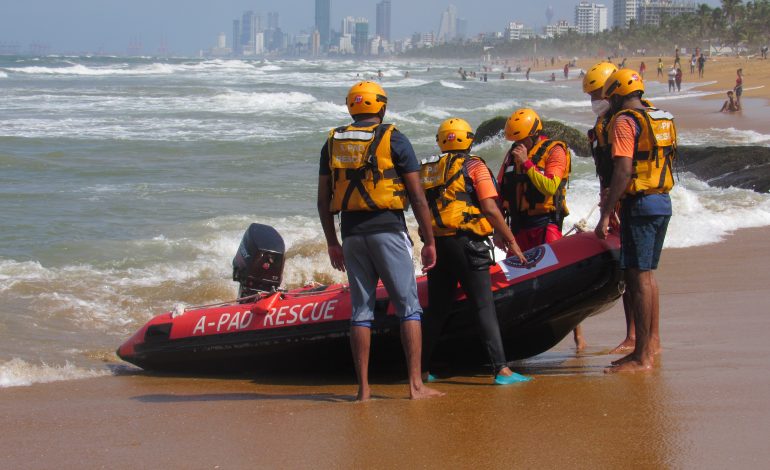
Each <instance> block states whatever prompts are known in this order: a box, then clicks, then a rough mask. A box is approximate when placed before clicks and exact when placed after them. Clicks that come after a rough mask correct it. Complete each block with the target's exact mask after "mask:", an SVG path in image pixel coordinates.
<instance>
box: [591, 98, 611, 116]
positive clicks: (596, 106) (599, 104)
mask: <svg viewBox="0 0 770 470" xmlns="http://www.w3.org/2000/svg"><path fill="white" fill-rule="evenodd" d="M591 110H592V111H593V112H594V114H596V115H597V116H601V115H603V114H605V113H606V112H607V111H609V110H610V103H609V102H608V101H607V100H594V101H591Z"/></svg>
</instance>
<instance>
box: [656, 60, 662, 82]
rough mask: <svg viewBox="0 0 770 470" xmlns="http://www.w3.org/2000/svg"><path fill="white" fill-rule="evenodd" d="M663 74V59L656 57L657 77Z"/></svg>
mask: <svg viewBox="0 0 770 470" xmlns="http://www.w3.org/2000/svg"><path fill="white" fill-rule="evenodd" d="M662 76H663V59H661V58H660V57H658V75H657V78H660V77H662Z"/></svg>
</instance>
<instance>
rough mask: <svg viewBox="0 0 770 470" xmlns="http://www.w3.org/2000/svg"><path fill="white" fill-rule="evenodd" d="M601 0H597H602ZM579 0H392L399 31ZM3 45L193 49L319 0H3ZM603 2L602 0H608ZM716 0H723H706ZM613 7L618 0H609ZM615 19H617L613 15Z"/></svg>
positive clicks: (284, 23)
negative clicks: (247, 14) (253, 20)
mask: <svg viewBox="0 0 770 470" xmlns="http://www.w3.org/2000/svg"><path fill="white" fill-rule="evenodd" d="M594 1H596V0H594ZM578 2H579V0H546V1H545V2H533V1H526V0H507V1H506V0H483V1H479V0H391V5H392V6H391V16H392V19H391V23H392V24H391V32H392V36H393V39H402V38H405V37H407V36H409V35H411V33H414V32H429V31H434V32H438V25H439V19H440V17H441V12H442V11H444V10H446V8H447V7H448V6H449V4H453V5H455V7H457V13H458V17H461V18H465V19H466V20H467V21H468V34H469V35H474V34H476V33H478V32H482V31H503V30H504V29H505V26H506V25H507V23H508V22H509V21H519V22H523V23H526V24H528V25H532V26H534V27H540V26H543V25H545V24H546V15H545V12H546V8H547V7H548V6H552V7H553V10H554V16H553V21H554V22H555V21H557V20H559V19H566V20H568V21H569V22H570V23H574V15H575V13H574V11H575V10H574V9H575V5H576V4H577V3H578ZM2 3H3V5H2V8H0V45H2V44H9V43H15V44H18V45H20V46H21V48H22V51H26V50H27V49H28V47H29V45H30V44H32V43H41V44H47V45H48V46H50V48H51V49H50V50H51V52H97V51H102V52H106V53H110V52H113V53H125V51H126V50H127V49H128V46H129V43H130V42H132V41H140V42H141V43H142V46H143V53H145V54H153V53H155V52H156V51H157V50H158V48H159V47H160V45H161V42H162V41H165V44H166V47H167V48H168V49H169V50H170V51H171V52H173V53H176V54H184V55H192V54H196V53H197V51H198V50H200V49H208V48H210V47H212V46H214V45H215V43H216V39H217V35H218V33H220V32H224V33H226V34H227V42H228V46H229V45H230V44H229V43H230V36H231V30H232V20H233V19H236V18H240V16H241V14H242V13H243V11H244V10H254V11H255V12H256V13H260V14H261V15H262V21H263V23H265V22H266V21H267V12H268V11H277V12H278V13H279V26H280V27H281V29H283V30H284V31H285V32H288V33H289V34H295V33H298V32H300V31H301V30H303V29H304V30H311V29H312V26H313V24H314V21H315V0H279V1H276V0H2ZM377 3H378V0H357V1H356V0H331V27H332V29H336V30H339V29H340V26H339V25H340V21H341V19H342V18H343V17H345V16H355V17H359V16H363V17H366V18H368V19H369V25H370V26H369V28H370V31H371V33H372V34H373V33H374V28H375V24H376V20H375V17H376V15H375V12H376V4H377ZM597 3H602V2H601V0H599V1H597ZM704 3H707V4H709V5H712V6H715V5H717V4H719V1H718V0H705V2H704ZM604 4H605V5H607V6H608V8H609V9H610V16H611V14H612V13H611V9H612V7H611V4H612V1H611V0H608V1H605V2H604ZM610 22H611V20H610Z"/></svg>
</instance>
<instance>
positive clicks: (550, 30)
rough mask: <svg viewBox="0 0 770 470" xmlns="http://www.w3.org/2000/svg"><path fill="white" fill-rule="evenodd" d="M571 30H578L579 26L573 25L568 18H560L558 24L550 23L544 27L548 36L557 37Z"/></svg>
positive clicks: (544, 31)
mask: <svg viewBox="0 0 770 470" xmlns="http://www.w3.org/2000/svg"><path fill="white" fill-rule="evenodd" d="M571 31H575V32H577V26H572V25H570V24H569V22H568V21H567V20H559V21H557V22H556V24H549V25H546V26H545V28H543V33H545V36H546V37H549V38H555V37H556V36H561V35H563V34H567V33H569V32H571Z"/></svg>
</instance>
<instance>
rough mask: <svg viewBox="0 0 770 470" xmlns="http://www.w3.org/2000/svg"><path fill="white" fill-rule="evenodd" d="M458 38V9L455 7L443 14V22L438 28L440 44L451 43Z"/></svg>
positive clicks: (450, 7) (452, 6) (437, 38)
mask: <svg viewBox="0 0 770 470" xmlns="http://www.w3.org/2000/svg"><path fill="white" fill-rule="evenodd" d="M456 36H457V8H456V7H455V6H454V5H449V7H448V8H447V9H446V10H444V12H442V13H441V21H440V22H439V26H438V36H437V37H436V40H437V41H438V42H440V43H441V42H449V41H451V40H452V39H454V38H455V37H456Z"/></svg>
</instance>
